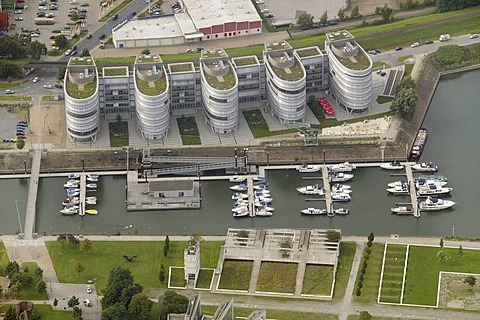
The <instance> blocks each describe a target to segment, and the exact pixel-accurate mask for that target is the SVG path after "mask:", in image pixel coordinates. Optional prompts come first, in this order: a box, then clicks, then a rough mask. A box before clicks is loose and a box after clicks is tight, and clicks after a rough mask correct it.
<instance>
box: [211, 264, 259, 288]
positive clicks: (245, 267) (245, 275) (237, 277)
mask: <svg viewBox="0 0 480 320" xmlns="http://www.w3.org/2000/svg"><path fill="white" fill-rule="evenodd" d="M252 269H253V261H242V260H226V261H225V262H224V263H223V270H222V275H221V277H220V283H219V284H218V288H219V289H227V290H243V291H247V290H248V286H249V284H250V277H251V275H252Z"/></svg>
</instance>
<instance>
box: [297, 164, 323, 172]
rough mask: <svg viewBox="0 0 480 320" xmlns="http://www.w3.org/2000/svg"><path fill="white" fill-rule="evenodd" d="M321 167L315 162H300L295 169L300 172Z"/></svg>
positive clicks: (315, 170) (316, 170) (312, 170)
mask: <svg viewBox="0 0 480 320" xmlns="http://www.w3.org/2000/svg"><path fill="white" fill-rule="evenodd" d="M321 169H322V167H321V166H320V165H317V164H305V163H304V164H302V165H301V166H298V167H297V171H298V172H301V173H306V172H318V171H320V170H321Z"/></svg>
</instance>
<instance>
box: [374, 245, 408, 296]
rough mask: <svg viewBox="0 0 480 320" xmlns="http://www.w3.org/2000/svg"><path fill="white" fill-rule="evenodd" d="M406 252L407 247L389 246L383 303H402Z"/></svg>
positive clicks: (384, 269)
mask: <svg viewBox="0 0 480 320" xmlns="http://www.w3.org/2000/svg"><path fill="white" fill-rule="evenodd" d="M406 252H407V246H406V245H396V244H388V245H387V254H386V255H385V265H384V268H383V279H382V290H381V292H380V301H381V302H389V303H401V301H400V300H401V295H402V284H403V270H404V267H405V260H406V256H405V254H406Z"/></svg>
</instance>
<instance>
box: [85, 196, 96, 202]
mask: <svg viewBox="0 0 480 320" xmlns="http://www.w3.org/2000/svg"><path fill="white" fill-rule="evenodd" d="M85 200H86V201H97V197H96V196H91V197H86V198H85Z"/></svg>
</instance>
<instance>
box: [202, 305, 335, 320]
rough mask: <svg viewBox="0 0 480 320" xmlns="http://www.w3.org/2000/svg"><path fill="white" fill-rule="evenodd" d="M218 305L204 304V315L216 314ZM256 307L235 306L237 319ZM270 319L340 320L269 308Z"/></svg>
mask: <svg viewBox="0 0 480 320" xmlns="http://www.w3.org/2000/svg"><path fill="white" fill-rule="evenodd" d="M217 308H218V307H216V306H203V305H202V315H211V316H213V315H214V314H215V311H217ZM255 310H256V309H247V308H237V307H235V318H236V319H239V318H241V319H246V318H247V317H248V316H249V315H250V314H251V313H252V312H253V311H255ZM267 317H268V319H277V320H298V319H302V320H338V316H337V315H333V314H326V313H313V312H296V311H285V310H273V309H268V310H267Z"/></svg>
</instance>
